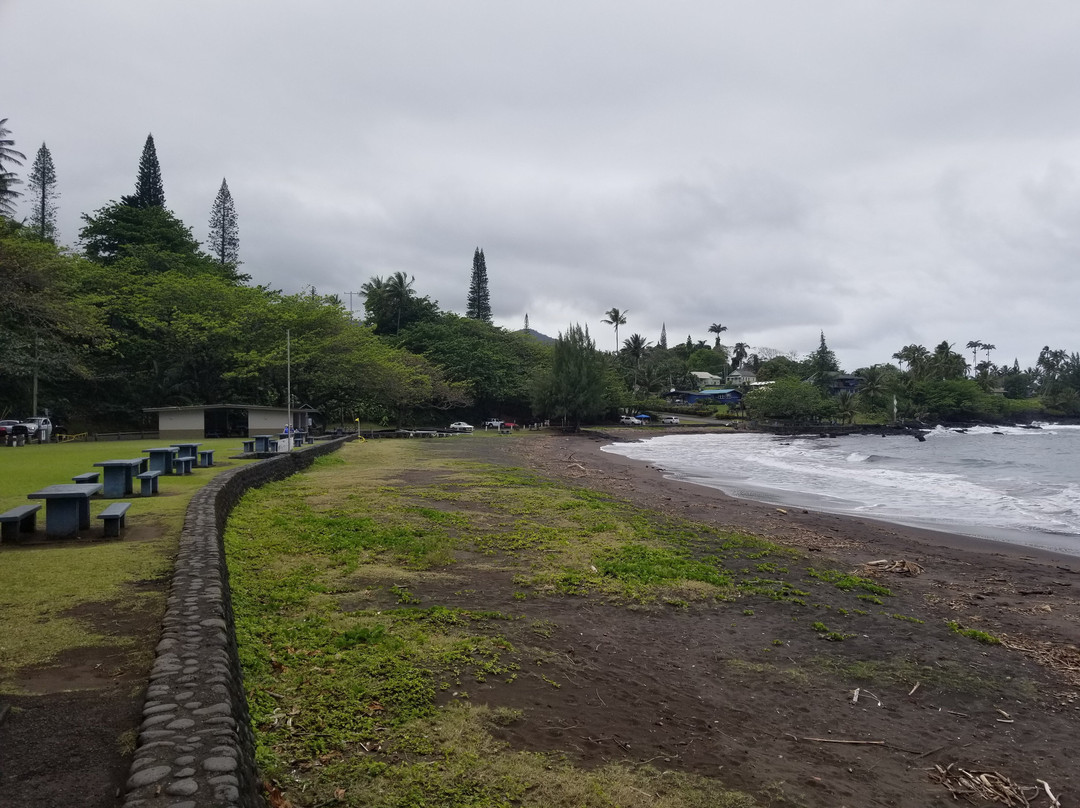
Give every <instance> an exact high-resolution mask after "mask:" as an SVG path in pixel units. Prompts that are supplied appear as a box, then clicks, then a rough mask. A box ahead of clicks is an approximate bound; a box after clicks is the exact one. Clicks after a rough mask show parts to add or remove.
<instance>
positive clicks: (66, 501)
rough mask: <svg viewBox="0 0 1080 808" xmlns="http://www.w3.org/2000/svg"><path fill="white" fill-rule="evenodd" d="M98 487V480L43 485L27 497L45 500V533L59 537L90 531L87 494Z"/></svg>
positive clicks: (88, 496) (48, 535)
mask: <svg viewBox="0 0 1080 808" xmlns="http://www.w3.org/2000/svg"><path fill="white" fill-rule="evenodd" d="M101 489H102V484H101V483H64V484H62V485H49V486H46V487H45V488H42V489H41V490H40V491H34V492H33V493H32V494H27V495H26V498H27V499H43V500H45V535H46V536H47V537H49V538H50V539H58V538H64V537H67V536H75V535H77V534H78V532H79V531H80V530H89V528H90V497H92V496H93V495H94V494H96V493H97V492H98V491H100V490H101Z"/></svg>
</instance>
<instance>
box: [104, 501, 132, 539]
mask: <svg viewBox="0 0 1080 808" xmlns="http://www.w3.org/2000/svg"><path fill="white" fill-rule="evenodd" d="M130 507H131V503H130V502H114V503H113V504H112V505H110V506H109V507H108V508H106V509H105V510H103V511H102V512H101V513H99V514H98V519H101V520H103V527H104V531H103V532H104V535H105V536H106V537H107V538H116V537H118V536H119V535H120V531H121V530H122V529H123V528H124V527H126V521H127V512H128V508H130Z"/></svg>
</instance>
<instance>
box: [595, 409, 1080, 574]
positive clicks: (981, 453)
mask: <svg viewBox="0 0 1080 808" xmlns="http://www.w3.org/2000/svg"><path fill="white" fill-rule="evenodd" d="M604 450H605V451H609V452H613V453H616V454H621V455H625V456H627V457H632V458H635V459H638V460H645V461H648V462H649V463H651V464H652V465H654V466H656V467H658V468H660V469H662V470H663V471H664V473H665V475H666V476H668V477H672V478H674V479H678V480H684V481H687V482H693V483H697V484H700V485H706V486H711V487H713V488H718V489H720V490H721V491H724V492H725V493H727V494H730V495H731V496H735V497H740V498H743V499H753V500H758V501H761V502H770V503H775V504H777V505H786V506H794V507H802V508H807V509H809V510H817V511H827V512H832V513H844V514H851V515H860V516H866V517H870V518H873V519H880V520H882V521H886V522H895V523H899V524H906V525H914V526H918V527H926V528H932V529H936V530H944V531H948V532H951V533H962V534H966V535H971V536H978V537H981V538H986V539H994V540H997V541H1005V542H1009V543H1011V544H1018V545H1023V546H1028V547H1038V548H1043V549H1048V550H1055V551H1057V552H1061V553H1067V554H1069V555H1075V556H1080V426H1060V425H1053V424H1043V425H1041V428H1039V429H1026V428H1020V427H974V428H971V429H967V430H965V431H958V430H953V429H944V428H940V427H939V428H937V429H935V430H934V431H932V432H930V433H929V434H928V435H927V437H926V440H925V441H922V442H920V441H917V440H916V439H915V438H913V437H910V436H895V435H890V436H886V437H881V436H871V435H851V436H845V437H840V438H811V437H790V436H786V437H779V436H775V435H764V434H723V435H720V434H717V435H666V436H661V437H656V438H649V439H646V440H642V441H640V442H637V443H619V444H612V445H610V446H606V447H604Z"/></svg>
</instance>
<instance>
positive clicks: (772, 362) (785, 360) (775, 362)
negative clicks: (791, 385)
mask: <svg viewBox="0 0 1080 808" xmlns="http://www.w3.org/2000/svg"><path fill="white" fill-rule="evenodd" d="M801 376H802V373H801V368H800V367H799V363H798V362H796V361H795V360H794V359H792V358H791V357H789V356H774V357H773V358H772V359H766V360H765V361H764V362H762V363H761V364H760V365H758V369H757V377H758V381H762V382H771V381H776V380H777V379H784V378H787V377H792V378H800V377H801Z"/></svg>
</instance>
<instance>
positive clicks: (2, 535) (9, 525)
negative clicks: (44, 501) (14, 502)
mask: <svg viewBox="0 0 1080 808" xmlns="http://www.w3.org/2000/svg"><path fill="white" fill-rule="evenodd" d="M40 510H41V506H40V505H19V506H17V507H15V508H12V509H11V510H10V511H4V512H3V513H0V541H2V540H3V539H7V540H9V541H10V540H11V539H14V538H15V537H16V536H18V535H19V534H20V533H33V532H34V530H35V529H36V528H37V512H38V511H40Z"/></svg>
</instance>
